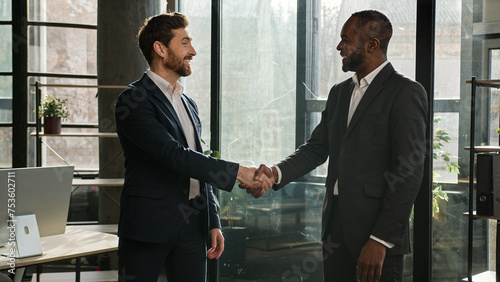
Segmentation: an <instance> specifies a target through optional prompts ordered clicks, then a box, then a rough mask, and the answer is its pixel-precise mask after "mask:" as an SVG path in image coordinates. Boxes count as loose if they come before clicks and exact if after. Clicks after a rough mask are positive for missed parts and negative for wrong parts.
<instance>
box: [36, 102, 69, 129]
mask: <svg viewBox="0 0 500 282" xmlns="http://www.w3.org/2000/svg"><path fill="white" fill-rule="evenodd" d="M66 101H67V100H66V99H64V100H62V99H59V98H56V97H54V96H52V95H48V96H47V97H46V99H45V101H44V102H43V104H42V105H41V106H40V108H39V110H40V112H39V115H40V118H42V117H43V131H44V133H46V134H59V133H61V120H62V119H66V118H68V117H69V113H68V108H67V107H66Z"/></svg>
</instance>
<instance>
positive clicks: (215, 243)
mask: <svg viewBox="0 0 500 282" xmlns="http://www.w3.org/2000/svg"><path fill="white" fill-rule="evenodd" d="M210 239H211V240H212V247H211V248H210V250H208V251H207V257H208V258H209V259H218V258H219V257H220V256H221V255H222V252H223V251H224V236H222V231H221V230H220V228H214V229H212V230H210Z"/></svg>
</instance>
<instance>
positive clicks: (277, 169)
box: [273, 165, 281, 185]
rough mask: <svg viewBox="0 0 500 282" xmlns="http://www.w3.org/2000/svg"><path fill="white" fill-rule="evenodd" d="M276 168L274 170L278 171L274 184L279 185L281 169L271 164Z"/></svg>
mask: <svg viewBox="0 0 500 282" xmlns="http://www.w3.org/2000/svg"><path fill="white" fill-rule="evenodd" d="M273 166H274V167H275V168H276V171H277V172H278V179H276V181H275V184H277V185H279V184H280V183H281V169H280V167H279V166H277V165H273Z"/></svg>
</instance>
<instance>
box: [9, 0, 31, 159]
mask: <svg viewBox="0 0 500 282" xmlns="http://www.w3.org/2000/svg"><path fill="white" fill-rule="evenodd" d="M27 15H28V4H27V0H20V1H12V55H13V56H12V79H13V85H12V87H13V89H12V93H13V95H12V114H13V117H12V119H13V124H12V167H25V166H27V164H28V157H27V152H28V135H27V134H28V126H27V123H28V107H27V106H26V105H27V104H28V94H27V91H28V80H27V79H26V77H27V76H28V39H27V36H26V35H27V33H28V27H27V18H26V17H27Z"/></svg>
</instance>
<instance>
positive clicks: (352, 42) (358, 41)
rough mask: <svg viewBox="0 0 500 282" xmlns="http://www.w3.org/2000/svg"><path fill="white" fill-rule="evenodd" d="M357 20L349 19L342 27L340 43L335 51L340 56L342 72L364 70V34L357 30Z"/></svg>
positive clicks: (354, 18)
mask: <svg viewBox="0 0 500 282" xmlns="http://www.w3.org/2000/svg"><path fill="white" fill-rule="evenodd" d="M358 20H359V19H358V18H356V17H351V18H350V19H349V20H347V22H346V23H345V24H344V26H343V27H342V31H341V34H340V38H341V41H340V42H339V44H338V45H337V50H338V51H340V55H341V56H342V70H343V71H344V72H348V71H354V72H356V73H358V72H361V71H363V70H364V69H365V62H366V51H365V45H366V42H367V40H365V37H366V36H364V32H363V31H362V30H361V29H360V28H358V25H357V22H358Z"/></svg>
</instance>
